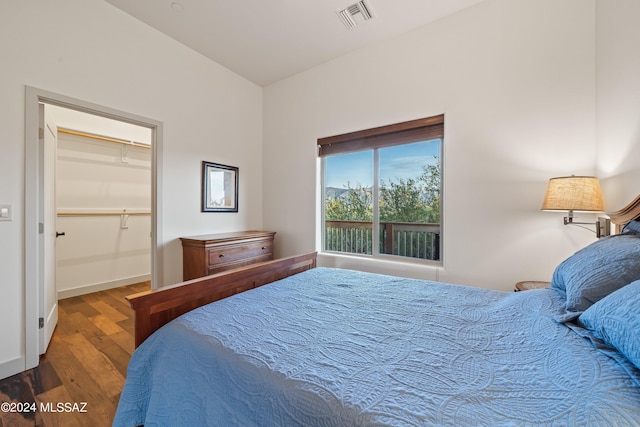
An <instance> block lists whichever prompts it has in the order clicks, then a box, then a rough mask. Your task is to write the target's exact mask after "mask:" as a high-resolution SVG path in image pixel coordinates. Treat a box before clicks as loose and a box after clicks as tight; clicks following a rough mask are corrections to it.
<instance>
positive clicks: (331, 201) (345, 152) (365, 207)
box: [318, 115, 444, 260]
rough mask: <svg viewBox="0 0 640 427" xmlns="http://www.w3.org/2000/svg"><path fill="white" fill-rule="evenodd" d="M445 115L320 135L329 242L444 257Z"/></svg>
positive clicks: (370, 251) (338, 248)
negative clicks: (443, 161) (442, 232)
mask: <svg viewBox="0 0 640 427" xmlns="http://www.w3.org/2000/svg"><path fill="white" fill-rule="evenodd" d="M443 137H444V116H443V115H440V116H435V117H429V118H425V119H419V120H413V121H410V122H404V123H399V124H396V125H390V126H383V127H380V128H375V129H368V130H364V131H359V132H353V133H350V134H345V135H338V136H333V137H328V138H322V139H319V140H318V152H319V155H320V157H321V158H322V176H323V185H322V189H323V190H322V191H323V194H322V198H323V202H324V203H323V224H324V225H323V227H324V230H323V248H324V250H325V251H330V252H341V253H350V254H361V255H369V256H373V257H376V256H396V257H409V258H418V259H427V260H440V253H441V228H440V215H441V206H440V199H441V194H442V182H441V170H442V155H441V153H442V142H443Z"/></svg>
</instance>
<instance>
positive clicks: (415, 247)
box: [324, 221, 440, 260]
mask: <svg viewBox="0 0 640 427" xmlns="http://www.w3.org/2000/svg"><path fill="white" fill-rule="evenodd" d="M324 242H325V243H324V249H325V250H327V251H336V252H346V253H353V254H367V255H371V254H373V224H372V223H371V222H366V221H326V222H325V239H324ZM379 242H380V245H379V249H378V250H379V252H380V253H382V254H390V255H398V256H405V257H411V258H420V259H429V260H439V259H440V224H416V223H409V222H381V223H380V239H379Z"/></svg>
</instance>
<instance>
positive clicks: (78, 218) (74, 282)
mask: <svg viewBox="0 0 640 427" xmlns="http://www.w3.org/2000/svg"><path fill="white" fill-rule="evenodd" d="M55 117H56V119H57V121H58V123H57V124H58V127H59V132H58V150H57V163H56V210H57V213H58V215H57V221H56V231H57V232H59V233H64V235H62V236H60V237H58V238H57V239H56V284H57V288H58V296H59V298H66V297H70V296H75V295H80V294H85V293H89V292H94V291H97V290H101V289H107V288H112V287H116V286H124V285H128V284H131V283H137V282H140V281H145V280H150V272H151V215H150V212H151V147H150V145H146V146H145V144H149V143H150V141H140V140H139V139H138V140H136V139H133V138H126V137H125V134H127V133H128V132H126V131H124V132H123V131H120V130H116V129H110V128H109V126H106V127H99V126H95V125H91V124H90V123H86V122H85V123H69V122H68V121H65V120H64V119H63V118H62V117H61V116H60V114H59V113H57V114H56V116H55ZM107 124H108V123H107ZM65 129H73V130H78V131H81V132H87V133H91V134H97V133H98V132H100V135H104V136H108V137H113V138H114V139H128V140H130V141H137V142H143V144H141V145H137V144H136V145H126V144H120V143H117V142H110V141H104V140H99V139H95V138H90V137H86V136H79V135H75V134H69V133H67V132H65ZM143 130H144V129H143ZM146 131H148V132H149V134H150V131H149V130H148V129H146ZM131 136H132V137H135V136H136V135H131ZM144 138H145V137H141V138H140V139H144ZM149 138H150V136H149Z"/></svg>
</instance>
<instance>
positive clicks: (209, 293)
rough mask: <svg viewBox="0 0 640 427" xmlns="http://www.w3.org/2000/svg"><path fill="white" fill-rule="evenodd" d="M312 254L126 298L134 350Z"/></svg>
mask: <svg viewBox="0 0 640 427" xmlns="http://www.w3.org/2000/svg"><path fill="white" fill-rule="evenodd" d="M608 215H609V217H610V218H611V222H612V223H614V224H615V226H616V232H617V233H619V232H620V230H621V229H622V226H624V224H626V223H627V222H629V221H631V220H633V219H638V218H640V196H638V197H636V198H635V200H633V201H632V202H631V203H629V204H628V205H627V206H626V207H624V208H622V209H621V210H619V211H616V212H611V213H609V214H608ZM316 255H317V253H316V252H313V253H309V254H305V255H299V256H294V257H290V258H283V259H278V260H275V261H266V262H261V263H258V264H253V265H250V266H247V267H241V268H238V269H234V270H229V271H226V272H222V273H218V274H214V275H212V276H205V277H201V278H199V279H194V280H189V281H187V282H182V283H179V284H177V285H173V286H169V287H165V288H162V289H158V290H155V291H147V292H141V293H138V294H135V295H130V296H128V297H126V299H127V301H129V304H130V305H131V307H132V308H133V309H134V310H135V342H136V347H138V346H139V345H140V344H142V342H143V341H144V340H145V339H146V338H147V337H148V336H149V335H151V334H152V333H153V332H154V331H155V330H156V329H158V328H160V327H161V326H162V325H164V324H165V323H167V322H169V321H170V320H173V319H175V318H176V317H178V316H180V315H182V314H184V313H186V312H187V311H190V310H193V309H194V308H197V307H200V306H202V305H205V304H208V303H210V302H213V301H218V300H220V299H223V298H226V297H229V296H231V295H235V294H238V293H240V292H244V291H247V290H249V289H253V288H256V287H258V286H262V285H266V284H267V283H271V282H275V281H276V280H280V279H284V278H285V277H289V276H291V275H294V274H296V273H300V272H302V271H304V270H309V269H311V268H315V266H316Z"/></svg>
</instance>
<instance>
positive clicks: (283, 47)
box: [105, 0, 483, 86]
mask: <svg viewBox="0 0 640 427" xmlns="http://www.w3.org/2000/svg"><path fill="white" fill-rule="evenodd" d="M105 1H107V2H108V3H110V4H112V5H114V6H115V7H117V8H119V9H121V10H123V11H124V12H126V13H128V14H129V15H131V16H133V17H135V18H137V19H139V20H140V21H142V22H145V23H146V24H148V25H150V26H151V27H154V28H156V29H157V30H159V31H161V32H162V33H164V34H166V35H168V36H170V37H172V38H173V39H175V40H177V41H179V42H181V43H183V44H184V45H186V46H188V47H190V48H192V49H194V50H195V51H197V52H200V53H201V54H203V55H205V56H207V57H209V58H211V59H212V60H214V61H215V62H217V63H219V64H221V65H223V66H225V67H226V68H228V69H230V70H232V71H234V72H236V73H237V74H239V75H241V76H243V77H245V78H247V79H248V80H251V81H252V82H254V83H256V84H258V85H260V86H267V85H269V84H271V83H274V82H276V81H278V80H281V79H283V78H286V77H289V76H292V75H294V74H297V73H299V72H301V71H304V70H307V69H309V68H312V67H314V66H316V65H318V64H321V63H323V62H326V61H329V60H331V59H333V58H336V57H338V56H341V55H344V54H346V53H348V52H351V51H353V50H355V49H358V48H361V47H364V46H367V45H370V44H373V43H376V42H379V41H381V40H384V39H388V38H392V37H394V36H397V35H400V34H403V33H406V32H408V31H411V30H413V29H415V28H418V27H420V26H422V25H425V24H427V23H429V22H432V21H435V20H437V19H439V18H442V17H444V16H446V15H449V14H452V13H454V12H456V11H458V10H461V9H464V8H467V7H469V6H472V5H474V4H476V3H479V2H480V1H483V0H365V2H366V5H367V7H368V9H369V10H370V11H371V13H372V15H373V19H371V20H368V21H365V22H362V23H360V24H359V25H357V26H356V27H355V28H352V29H348V28H347V27H346V26H345V25H344V24H343V22H342V21H341V19H340V18H339V17H338V14H337V12H338V11H339V10H341V9H344V8H346V7H348V6H351V5H352V4H354V3H356V2H357V0H136V1H131V0H105Z"/></svg>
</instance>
